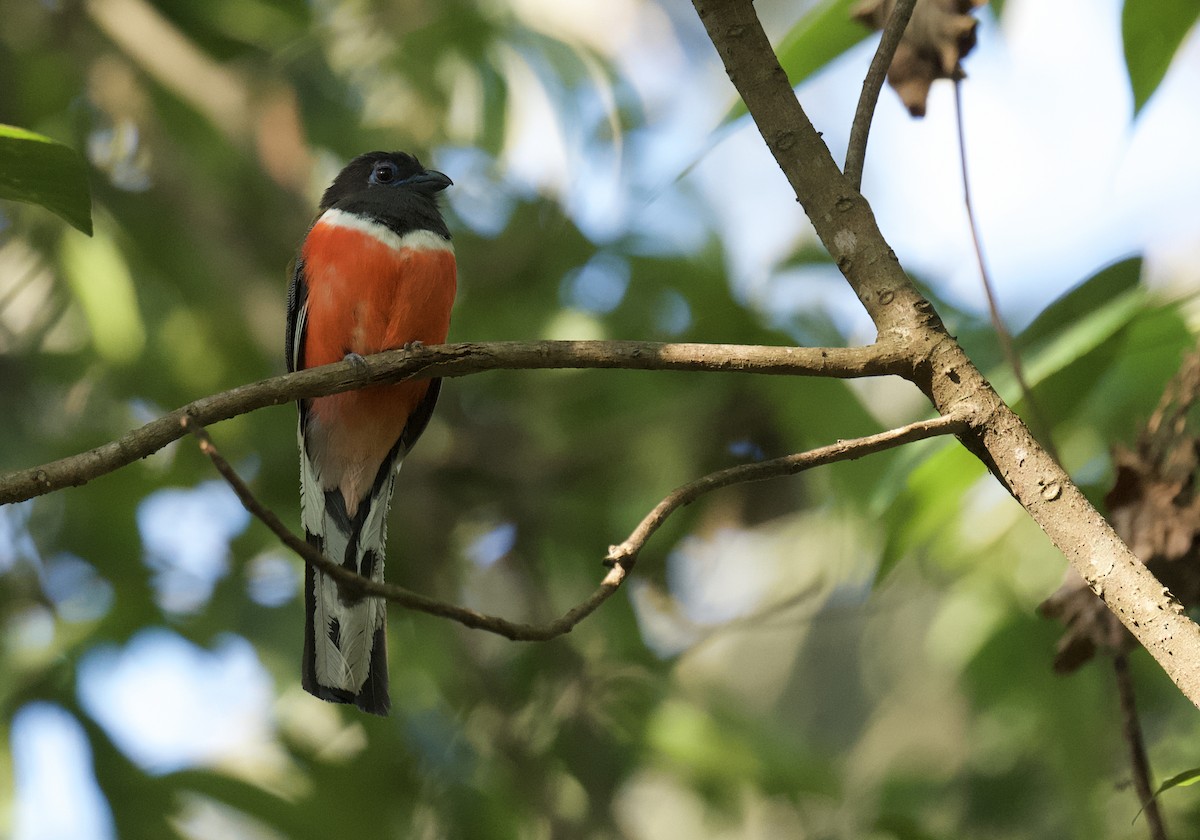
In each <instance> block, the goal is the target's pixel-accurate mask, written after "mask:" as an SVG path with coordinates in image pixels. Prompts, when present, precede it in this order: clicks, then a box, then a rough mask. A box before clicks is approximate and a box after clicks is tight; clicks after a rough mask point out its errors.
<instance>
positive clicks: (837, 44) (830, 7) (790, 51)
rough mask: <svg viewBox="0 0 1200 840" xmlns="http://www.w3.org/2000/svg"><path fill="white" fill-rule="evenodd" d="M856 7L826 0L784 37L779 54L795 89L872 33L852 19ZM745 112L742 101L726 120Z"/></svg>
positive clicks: (849, 0) (846, 0) (848, 0)
mask: <svg viewBox="0 0 1200 840" xmlns="http://www.w3.org/2000/svg"><path fill="white" fill-rule="evenodd" d="M853 7H854V0H825V2H823V3H820V4H818V5H817V6H816V7H815V8H812V9H810V10H809V11H808V13H807V14H805V15H804V17H802V18H800V20H799V21H798V22H797V23H796V25H795V26H793V27H792V29H791V31H789V32H788V34H787V35H786V36H784V38H783V41H782V42H781V43H780V44H779V47H778V48H777V49H776V51H775V52H776V54H777V55H778V57H779V64H780V66H781V67H783V69H784V71H785V72H786V73H787V76H788V81H789V82H791V83H792V85H793V86H795V85H798V84H800V83H802V82H803V81H804V80H805V79H807V78H808V77H809V76H811V75H812V74H813V73H816V72H817V71H818V70H820V69H821V68H822V67H824V66H825V65H826V64H828V63H829V62H831V61H833V60H834V59H835V58H837V57H838V56H839V55H841V54H842V53H844V52H846V50H848V49H850V48H851V47H853V46H854V45H855V44H857V43H858V42H859V41H862V40H863V39H865V38H866V37H867V36H868V35H870V34H871V33H870V31H869V30H868V29H867V28H866V27H865V26H863V25H862V24H861V23H859V22H858V21H856V20H854V19H853V18H852V17H851V16H850V12H851V9H852V8H853ZM745 113H746V105H745V103H743V102H742V101H741V100H740V99H739V100H738V101H737V103H736V104H735V105H734V106H733V108H732V109H731V110H730V112H729V113H728V114H727V115H726V118H725V121H726V122H729V121H730V120H735V119H737V118H738V117H740V116H742V115H743V114H745Z"/></svg>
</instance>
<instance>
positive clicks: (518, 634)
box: [179, 414, 965, 642]
mask: <svg viewBox="0 0 1200 840" xmlns="http://www.w3.org/2000/svg"><path fill="white" fill-rule="evenodd" d="M179 423H180V427H181V429H183V430H184V431H186V432H190V433H191V434H192V435H193V436H195V438H196V439H197V441H198V442H199V445H200V451H202V452H203V453H204V454H205V455H207V456H208V457H209V459H210V460H211V461H212V463H213V466H214V467H216V469H217V472H219V473H220V474H221V475H222V477H224V479H225V481H227V482H228V483H229V486H230V487H232V488H233V492H234V493H236V494H237V497H238V499H239V500H240V501H241V503H242V506H243V507H245V508H246V510H248V511H249V512H250V513H251V514H252V515H254V516H255V517H257V518H258V520H259V521H260V522H262V523H263V524H264V525H266V526H267V528H269V529H270V530H271V532H272V533H273V534H275V536H277V537H279V539H280V541H281V542H283V544H284V545H286V546H287V547H288V548H290V549H291V550H292V551H294V552H296V554H298V555H300V557H301V558H302V559H303V560H304V562H306V563H308V564H309V565H311V566H313V567H314V568H316V569H319V570H320V571H321V572H322V573H323V574H327V575H329V576H330V577H332V578H333V579H334V580H336V581H337V582H338V585H339V586H341V587H342V588H344V589H346V590H347V591H348V592H349V593H350V594H352V595H357V596H366V595H370V596H375V597H378V598H383V599H385V600H387V601H390V602H392V603H394V604H398V605H400V606H402V607H406V608H408V609H412V610H418V611H420V612H425V613H429V614H430V615H436V616H441V617H442V618H449V619H451V620H453V621H457V622H458V623H460V624H463V625H465V626H467V627H472V628H475V629H478V630H486V631H488V632H489V633H495V634H497V635H499V636H503V637H505V638H506V639H512V640H513V641H520V642H541V641H547V640H549V639H553V638H556V637H558V636H561V635H563V634H564V633H569V632H571V630H572V629H573V628H574V627H575V625H577V624H578V623H579V622H581V621H583V619H585V618H587V617H588V616H589V615H591V614H592V613H593V612H594V611H595V610H596V608H597V607H599V606H600V605H601V604H603V603H604V602H605V601H607V600H608V599H609V597H610V596H611V595H612V594H613V593H614V592H616V591H617V589H618V588H619V587H620V586H621V583H622V581H624V580H625V577H626V576H627V575H628V574H629V572H630V571H632V570H633V566H634V563H635V562H637V554H638V552H639V551H641V549H642V547H643V546H644V545H645V544H646V540H648V539H649V538H650V536H651V535H652V534H653V533H654V532H655V531H656V530H658V528H659V526H661V525H662V523H663V522H664V521H665V520H666V518H667V517H668V516H670V515H671V514H672V513H673V512H674V511H675V510H677V509H678V508H680V507H682V506H683V505H686V504H689V503H691V502H693V501H695V500H696V499H697V498H698V497H700V496H701V495H703V494H705V493H709V492H711V491H713V490H717V489H720V488H722V487H728V486H729V485H731V484H740V483H743V482H747V481H761V480H762V479H766V478H775V477H778V476H786V475H794V474H795V473H798V472H802V471H804V470H807V469H811V468H812V467H816V466H820V465H822V464H829V463H833V462H834V461H846V460H851V459H853V458H859V457H861V456H863V455H868V454H870V453H872V452H878V451H881V450H883V449H889V448H891V447H894V446H900V445H901V444H904V443H910V442H913V441H917V440H922V439H924V438H928V437H933V436H935V435H943V434H951V433H954V432H960V431H964V430H965V424H964V423H963V421H962V420H960V419H959V418H956V417H952V416H947V417H937V418H935V419H933V420H923V421H921V422H919V423H912V424H910V425H908V426H903V427H901V428H899V429H892V430H891V431H888V432H883V433H881V434H878V435H871V436H869V437H864V438H856V439H854V440H845V441H838V442H837V443H835V444H833V445H831V446H824V447H821V448H820V449H814V450H811V451H809V452H801V453H799V454H796V455H789V456H787V457H785V458H776V459H774V460H772V461H763V462H762V463H758V464H745V465H742V466H738V467H731V468H729V469H725V470H719V471H718V472H715V473H710V474H709V475H706V476H704V477H703V478H700V479H697V480H696V481H693V482H691V483H689V484H685V485H683V486H682V487H679V488H678V489H676V490H675V491H673V492H672V493H671V494H670V495H669V496H667V498H665V499H664V500H663V501H662V502H660V503H659V504H658V505H657V506H656V507H655V508H654V510H653V511H651V512H650V513H649V514H648V515H647V516H646V518H645V519H643V520H642V522H641V523H640V524H639V525H638V526H637V528H635V529H634V531H633V533H632V534H630V535H629V537H628V538H627V539H626V540H625V541H624V542H622V543H620V544H619V545H614V546H612V547H610V548H609V551H608V556H607V557H606V558H605V563H606V564H607V565H608V566H609V567H610V568H609V571H608V574H606V575H605V576H604V579H603V580H602V581H601V582H600V585H599V586H598V587H597V588H596V590H595V591H594V592H592V594H591V595H589V596H588V597H587V598H585V599H584V600H582V601H580V602H579V603H578V604H576V605H575V606H574V607H572V608H571V609H569V610H567V612H566V613H564V614H563V615H562V616H560V617H559V618H557V619H555V620H554V621H551V622H548V623H545V624H518V623H515V622H512V621H509V620H507V619H504V618H499V617H498V616H493V615H485V614H484V613H479V612H476V611H475V610H471V609H467V608H466V607H459V606H456V605H454V604H447V603H445V602H444V601H438V600H435V599H433V598H429V597H427V596H425V595H421V594H418V593H416V592H413V591H412V590H410V589H405V588H404V587H402V586H395V585H394V584H390V583H382V582H379V581H373V580H370V579H368V578H365V577H362V576H361V575H359V574H358V573H356V572H354V571H351V570H350V569H347V568H345V567H343V566H340V565H338V564H337V563H334V562H333V561H332V560H330V559H329V558H328V557H326V556H325V555H323V554H322V553H321V552H320V551H318V550H317V549H316V548H315V547H314V546H311V545H309V544H308V542H307V541H305V540H302V539H300V537H298V536H296V535H295V534H294V533H292V531H291V530H290V529H289V528H288V527H287V526H286V525H284V524H283V522H282V521H281V520H280V519H279V517H278V516H276V515H275V513H274V512H273V511H271V510H270V509H269V508H267V507H266V506H264V505H263V504H262V503H261V502H259V501H258V499H256V498H255V496H254V493H253V492H251V490H250V488H249V487H247V486H246V483H245V482H244V481H242V479H241V476H239V475H238V474H237V472H236V471H235V470H234V469H233V467H232V466H230V464H229V462H228V461H226V460H225V458H224V457H223V456H222V455H221V453H220V452H218V451H217V447H216V445H215V444H214V443H213V440H212V438H211V437H210V436H209V434H208V432H207V431H206V430H205V428H204V426H203V425H202V424H201V423H199V422H198V421H197V420H196V418H194V417H189V416H188V415H186V414H185V415H184V416H183V417H181V418H180V421H179Z"/></svg>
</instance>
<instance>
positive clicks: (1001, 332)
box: [954, 79, 1058, 461]
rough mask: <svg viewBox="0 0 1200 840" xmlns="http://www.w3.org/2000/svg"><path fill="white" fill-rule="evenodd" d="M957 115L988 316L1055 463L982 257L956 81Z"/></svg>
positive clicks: (1050, 441)
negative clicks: (968, 174)
mask: <svg viewBox="0 0 1200 840" xmlns="http://www.w3.org/2000/svg"><path fill="white" fill-rule="evenodd" d="M954 115H955V121H956V122H957V126H958V159H959V163H960V165H961V171H962V186H963V203H964V204H965V205H966V208H967V222H968V223H969V225H970V228H971V242H972V243H973V244H974V246H975V259H976V261H977V262H978V263H979V278H980V280H982V281H983V292H984V295H985V296H986V297H987V305H988V314H989V315H990V316H991V318H992V329H994V330H995V331H996V337H997V338H998V339H999V341H1000V349H1001V350H1002V351H1003V353H1004V358H1005V359H1006V360H1007V361H1008V365H1009V367H1011V368H1012V372H1013V376H1015V377H1016V379H1017V385H1018V386H1019V387H1020V389H1021V395H1022V396H1023V397H1024V398H1025V405H1026V406H1027V407H1028V409H1029V411H1028V412H1027V413H1028V415H1029V419H1030V421H1032V422H1031V425H1032V426H1034V427H1035V428H1036V430H1037V435H1036V436H1037V438H1038V440H1040V441H1041V443H1042V446H1044V447H1046V451H1047V452H1049V453H1050V455H1051V457H1053V458H1054V460H1056V461H1057V460H1058V450H1057V449H1056V448H1055V446H1054V436H1053V435H1052V434H1051V433H1050V426H1049V425H1048V424H1047V423H1046V420H1045V415H1044V414H1042V412H1041V409H1040V408H1039V407H1038V403H1037V400H1035V399H1034V396H1033V389H1032V388H1030V387H1029V381H1028V380H1027V379H1025V368H1024V366H1023V365H1022V364H1021V354H1020V353H1019V352H1018V351H1017V345H1016V343H1015V342H1014V341H1013V338H1012V333H1010V332H1009V331H1008V327H1007V326H1006V325H1005V323H1004V319H1003V318H1001V317H1000V303H999V301H998V299H997V298H996V286H995V284H994V283H993V282H992V275H991V272H989V271H988V267H987V261H986V260H984V258H983V240H982V237H981V236H980V235H979V222H978V220H976V218H975V206H974V203H973V202H972V201H971V181H970V179H969V178H968V177H967V140H966V130H965V129H964V128H963V108H962V79H955V80H954Z"/></svg>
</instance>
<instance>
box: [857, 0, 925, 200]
mask: <svg viewBox="0 0 1200 840" xmlns="http://www.w3.org/2000/svg"><path fill="white" fill-rule="evenodd" d="M916 5H917V0H898V2H897V3H896V7H895V8H894V9H892V13H891V14H890V15H888V19H887V23H886V24H884V27H883V35H882V36H881V37H880V39H879V46H878V47H876V48H875V57H874V58H872V59H871V66H870V67H868V68H867V75H866V77H865V78H864V79H863V87H862V93H861V94H859V97H858V107H857V108H855V109H854V121H853V122H851V123H850V143H849V145H848V146H847V147H846V166H845V173H846V177H847V178H848V179H849V180H850V183H851V184H853V185H854V189H856V190H861V189H862V179H863V167H864V166H866V162H867V136H868V135H869V134H870V133H871V122H872V121H873V120H874V119H875V105H876V104H877V103H878V102H879V92H880V91H881V90H883V82H884V79H886V78H887V72H888V68H889V67H891V66H892V58H893V57H895V55H896V47H898V46H900V39H901V38H902V37H904V30H905V29H906V28H907V27H908V21H909V18H911V17H912V13H913V8H914V7H915V6H916Z"/></svg>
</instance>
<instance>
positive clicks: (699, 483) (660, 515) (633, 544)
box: [607, 415, 967, 570]
mask: <svg viewBox="0 0 1200 840" xmlns="http://www.w3.org/2000/svg"><path fill="white" fill-rule="evenodd" d="M966 430H967V425H966V423H965V422H964V421H963V420H962V418H960V417H957V416H954V415H946V416H942V417H935V418H933V419H932V420H921V421H919V422H917V423H910V424H908V425H907V426H901V427H900V428H898V429H891V430H889V431H886V432H880V433H879V434H877V435H869V436H867V437H861V438H854V439H853V440H839V441H838V442H837V443H833V444H830V445H829V446H822V447H820V448H819V449H811V450H809V451H808V452H800V453H797V454H795V455H785V456H783V457H782V458H772V459H771V460H769V461H760V462H758V463H755V464H739V465H738V466H736V467H728V468H726V469H723V470H718V471H717V472H713V473H709V474H708V475H706V476H703V477H702V478H698V479H696V480H695V481H691V482H689V483H687V484H684V485H682V486H680V487H678V488H676V489H675V490H673V491H671V493H670V494H669V495H668V496H667V497H666V498H665V499H663V500H662V501H661V502H659V503H658V504H657V505H655V507H654V509H653V510H652V511H650V512H649V513H648V514H646V516H645V518H643V519H642V521H641V522H640V523H639V524H638V526H637V527H636V528H635V529H634V530H633V533H632V534H630V535H629V537H628V538H627V539H626V540H625V541H624V542H622V543H620V544H619V545H614V546H611V547H610V548H609V549H608V559H607V561H608V562H609V563H618V564H620V565H622V566H624V567H625V568H626V569H627V570H628V569H631V568H633V564H634V563H635V562H637V556H638V552H640V551H641V550H642V547H643V546H644V545H645V544H646V540H648V539H650V537H651V535H653V534H654V532H655V531H657V530H658V529H659V527H661V526H662V524H663V522H665V521H666V519H667V517H668V516H670V515H671V514H672V513H674V512H675V511H676V510H678V509H679V508H681V507H684V506H685V505H690V504H691V503H692V502H694V501H695V500H696V499H698V498H699V497H700V496H703V495H704V494H705V493H711V492H712V491H713V490H717V489H719V488H721V487H728V486H730V485H732V484H744V483H746V482H749V481H762V480H763V479H767V478H778V477H780V476H785V475H795V474H796V473H798V472H803V471H804V470H808V469H812V468H813V467H819V466H822V465H823V464H832V463H834V462H835V461H852V460H854V459H856V458H861V457H862V456H864V455H870V454H872V453H874V452H880V451H882V450H884V449H891V448H892V447H895V446H902V445H904V444H906V443H912V442H914V441H918V440H924V439H925V438H930V437H935V436H937V435H950V434H957V433H959V432H964V431H966Z"/></svg>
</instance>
